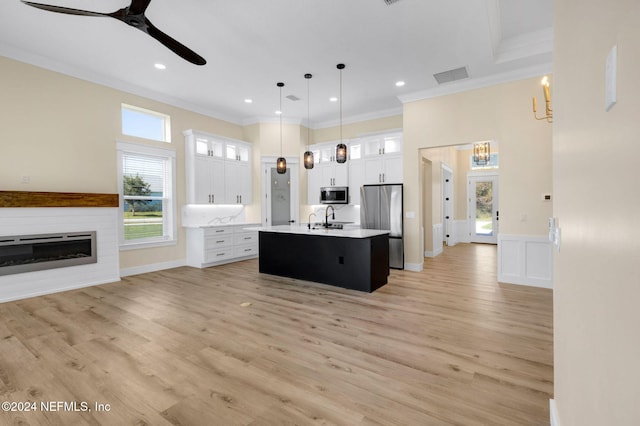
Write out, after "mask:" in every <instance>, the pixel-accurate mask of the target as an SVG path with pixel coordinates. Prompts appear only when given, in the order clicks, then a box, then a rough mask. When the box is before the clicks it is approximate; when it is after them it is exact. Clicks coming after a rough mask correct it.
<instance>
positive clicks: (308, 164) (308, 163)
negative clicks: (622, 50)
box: [303, 74, 313, 170]
mask: <svg viewBox="0 0 640 426" xmlns="http://www.w3.org/2000/svg"><path fill="white" fill-rule="evenodd" d="M311 77H313V76H312V75H311V74H305V75H304V78H306V79H307V151H306V152H305V153H304V160H303V162H304V168H305V169H307V170H310V169H313V152H311V151H309V142H310V141H311V118H310V117H311V114H310V113H309V105H310V104H311V99H310V98H309V80H311Z"/></svg>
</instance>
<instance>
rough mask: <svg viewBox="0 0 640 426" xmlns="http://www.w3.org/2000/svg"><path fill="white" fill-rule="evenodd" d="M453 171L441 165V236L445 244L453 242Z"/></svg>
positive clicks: (449, 244)
mask: <svg viewBox="0 0 640 426" xmlns="http://www.w3.org/2000/svg"><path fill="white" fill-rule="evenodd" d="M453 188H454V186H453V172H452V170H451V169H449V168H448V167H445V166H444V165H443V166H442V237H443V240H444V242H445V244H446V245H448V246H451V245H453V244H454V241H455V240H454V238H453V232H454V228H453V211H454V210H453Z"/></svg>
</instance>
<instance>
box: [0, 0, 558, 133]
mask: <svg viewBox="0 0 640 426" xmlns="http://www.w3.org/2000/svg"><path fill="white" fill-rule="evenodd" d="M37 1H38V2H41V3H46V4H53V5H58V6H64V7H70V8H76V9H84V10H92V11H98V12H107V13H108V12H113V11H115V10H117V9H120V8H122V7H125V6H127V5H128V4H129V1H128V0H49V1H47V0H37ZM1 3H2V4H1V5H0V55H2V56H7V57H11V58H14V59H17V60H21V61H24V62H28V63H32V64H35V65H38V66H42V67H45V68H48V69H52V70H54V71H59V72H63V73H65V74H69V75H73V76H76V77H80V78H83V79H87V80H90V81H94V82H97V83H100V84H105V85H108V86H111V87H115V88H118V89H123V90H126V91H129V92H132V93H136V94H140V95H143V96H147V97H150V98H153V99H157V100H160V101H164V102H168V103H171V104H174V105H177V106H181V107H185V108H187V109H191V110H194V111H197V112H201V113H205V114H208V115H212V116H215V117H218V118H222V119H226V120H230V121H233V122H235V123H240V124H241V123H245V124H246V123H251V122H256V121H259V120H260V121H264V120H272V119H274V118H275V114H274V111H275V110H277V109H278V104H279V91H278V88H277V87H276V82H278V81H282V82H284V83H285V87H284V89H283V97H284V96H287V95H295V96H297V97H298V98H300V99H301V100H300V101H297V102H292V101H290V100H288V99H284V100H283V111H284V114H283V119H286V120H295V121H298V122H303V123H304V122H306V118H307V81H306V80H305V79H304V77H303V76H304V74H305V73H311V74H313V76H314V77H313V78H312V79H311V80H310V86H311V90H310V91H311V96H310V109H311V124H312V126H314V127H324V126H328V125H331V124H335V123H337V122H338V120H339V104H338V103H335V102H334V103H332V102H329V98H330V97H331V96H338V92H339V71H338V70H337V69H336V64H338V63H340V62H342V63H345V64H346V68H345V69H344V71H343V116H344V122H349V121H354V120H358V119H363V118H368V117H372V118H373V117H378V116H385V115H391V114H393V113H399V112H400V111H401V108H402V101H406V100H412V99H419V98H425V97H431V96H437V95H440V94H445V93H452V92H456V91H461V90H468V89H470V88H474V87H481V86H485V85H489V84H495V83H498V82H501V81H507V80H513V79H517V78H525V77H530V76H535V75H540V74H542V73H545V72H550V71H551V61H552V55H551V49H552V23H553V19H552V0H446V1H437V2H436V1H432V0H400V1H398V2H396V3H394V4H392V5H389V6H387V5H386V4H385V2H384V1H383V0H226V1H222V0H180V1H170V0H152V1H151V4H150V5H149V8H148V9H147V18H149V19H150V20H151V21H152V22H153V23H154V24H155V26H156V27H158V28H159V29H161V30H162V31H164V32H166V33H167V34H169V35H170V36H172V37H173V38H175V39H177V40H178V41H180V42H182V43H183V44H185V45H187V46H188V47H190V48H191V49H193V50H194V51H196V52H197V53H199V54H200V55H201V56H203V57H204V58H205V59H206V60H207V62H208V63H207V64H206V65H205V66H197V65H193V64H191V63H188V62H186V61H185V60H183V59H182V58H180V57H178V56H177V55H175V54H174V53H172V52H171V51H170V50H168V49H166V48H165V47H164V46H162V45H161V44H160V43H158V42H157V41H155V40H154V39H152V38H151V37H149V36H147V35H146V34H144V33H142V32H141V31H136V30H135V29H134V28H131V27H129V26H127V25H125V24H123V23H122V22H119V21H117V20H115V19H110V18H99V17H85V16H71V15H63V14H59V13H52V12H46V11H42V10H39V9H35V8H32V7H29V6H26V5H24V4H22V3H21V2H20V1H19V0H2V2H1ZM156 62H161V63H163V64H165V65H166V66H167V69H166V70H164V71H159V70H156V69H155V68H154V63H156ZM462 66H466V67H467V69H468V72H469V78H468V79H466V80H461V81H457V82H451V83H445V84H443V85H440V86H439V85H438V84H437V82H436V80H435V79H434V77H433V74H435V73H438V72H442V71H446V70H449V69H452V68H458V67H462ZM398 80H403V81H405V82H406V85H405V86H404V87H400V88H399V87H396V86H395V82H396V81H398ZM245 98H251V99H253V103H251V104H246V103H245V102H244V99H245Z"/></svg>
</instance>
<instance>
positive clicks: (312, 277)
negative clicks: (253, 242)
mask: <svg viewBox="0 0 640 426" xmlns="http://www.w3.org/2000/svg"><path fill="white" fill-rule="evenodd" d="M253 229H256V228H253ZM257 229H258V230H259V231H260V232H259V246H260V250H259V252H260V257H259V264H260V272H261V273H265V274H270V275H278V276H281V277H289V278H297V279H301V280H305V281H314V282H318V283H324V284H331V285H334V286H338V287H343V288H348V289H353V290H359V291H366V292H369V293H370V292H372V291H374V290H376V289H378V288H380V287H382V286H383V285H385V284H386V283H387V277H388V276H389V233H388V231H378V230H373V229H353V230H331V229H329V230H327V229H317V230H308V229H307V228H305V227H301V226H286V225H284V226H272V227H261V228H257Z"/></svg>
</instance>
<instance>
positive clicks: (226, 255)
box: [204, 247, 234, 263]
mask: <svg viewBox="0 0 640 426" xmlns="http://www.w3.org/2000/svg"><path fill="white" fill-rule="evenodd" d="M233 257H234V255H233V247H227V248H225V249H220V250H206V251H205V252H204V261H205V263H210V262H219V261H222V260H227V259H231V258H233Z"/></svg>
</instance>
